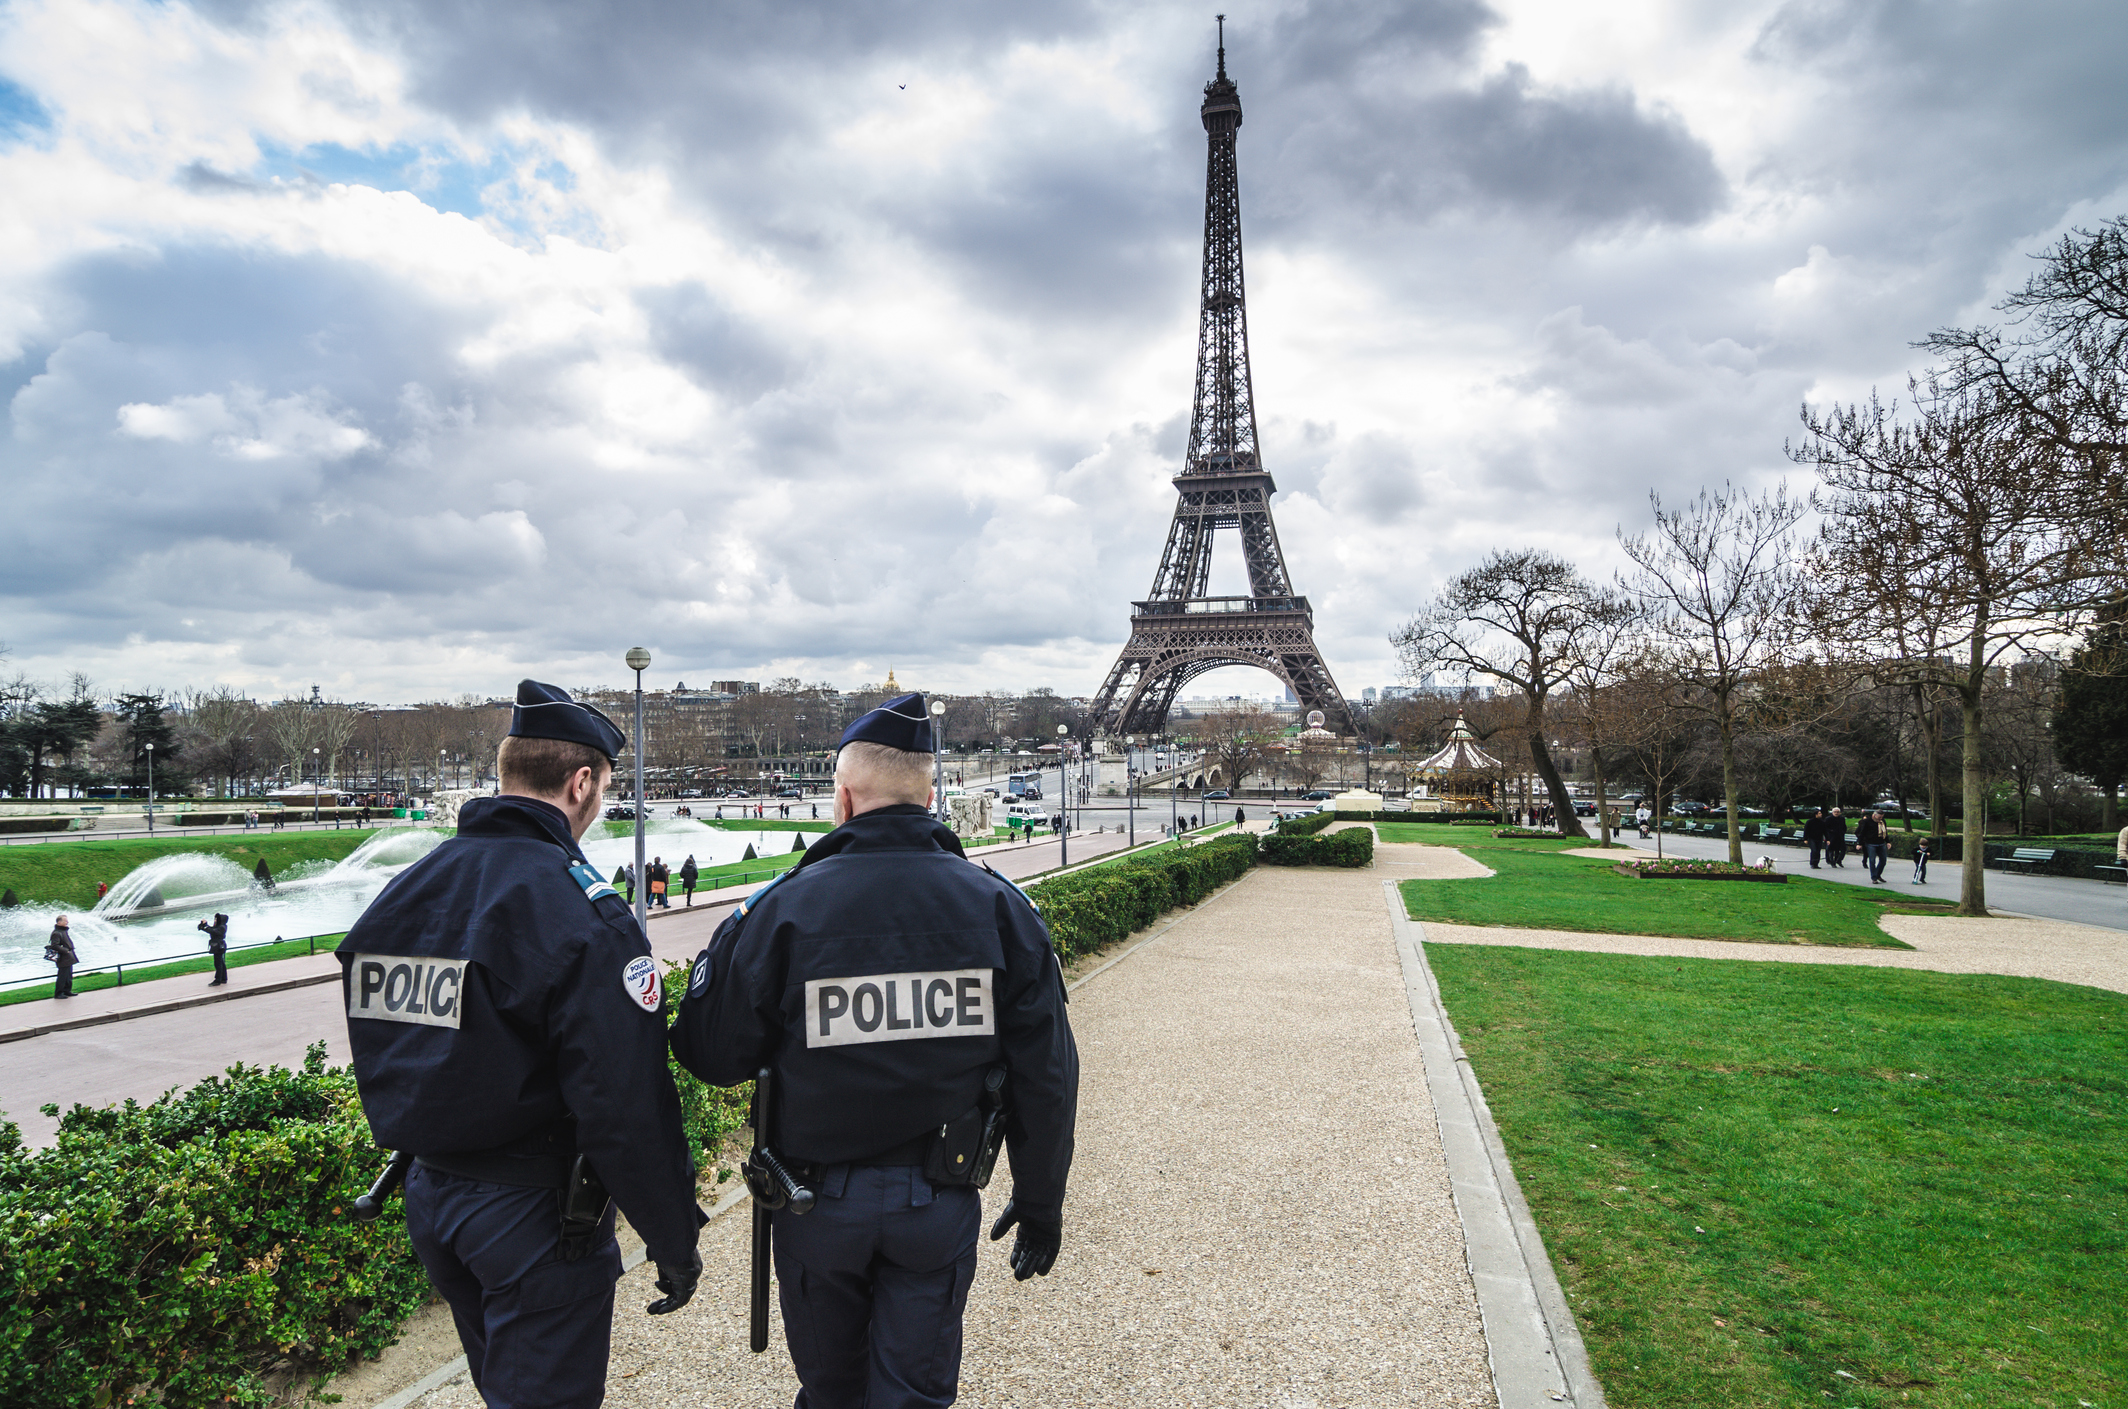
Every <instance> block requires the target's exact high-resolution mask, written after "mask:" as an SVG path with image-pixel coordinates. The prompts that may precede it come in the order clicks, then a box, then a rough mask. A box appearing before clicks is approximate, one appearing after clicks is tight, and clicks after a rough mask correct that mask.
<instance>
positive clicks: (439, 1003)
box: [338, 680, 705, 1409]
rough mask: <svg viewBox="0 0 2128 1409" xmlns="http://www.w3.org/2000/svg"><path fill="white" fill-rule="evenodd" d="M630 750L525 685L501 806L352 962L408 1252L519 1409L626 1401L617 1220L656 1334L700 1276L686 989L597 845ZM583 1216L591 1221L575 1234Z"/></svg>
mask: <svg viewBox="0 0 2128 1409" xmlns="http://www.w3.org/2000/svg"><path fill="white" fill-rule="evenodd" d="M625 743H626V738H625V736H624V735H623V734H622V733H621V731H620V729H619V728H618V727H617V726H615V725H614V724H613V723H612V721H610V720H608V719H607V718H606V717H605V716H604V715H603V714H600V713H598V712H597V711H596V710H593V709H591V708H590V707H589V706H586V705H583V704H580V703H579V702H577V701H575V700H572V699H571V698H570V697H569V696H568V695H567V694H565V693H564V692H562V691H561V690H558V689H556V688H554V687H553V686H551V685H542V684H539V683H538V682H536V681H531V680H527V681H524V682H523V683H522V684H520V685H519V686H518V691H517V709H516V711H515V713H514V715H513V716H512V720H511V726H510V734H509V737H508V738H506V739H505V740H504V741H503V743H502V747H501V750H500V752H499V754H498V757H497V764H496V766H497V770H498V773H499V775H500V781H501V792H500V794H499V795H496V796H493V797H479V798H474V799H473V800H472V801H470V802H468V803H467V804H466V805H465V807H464V808H463V809H462V810H461V811H460V812H459V814H458V832H457V835H456V836H454V837H451V838H450V839H448V840H446V841H445V842H443V843H442V844H441V845H439V846H437V847H436V848H435V849H434V850H433V851H431V852H429V853H428V855H426V856H424V857H422V858H421V859H420V860H419V861H416V862H415V863H414V864H413V865H411V866H409V867H407V868H406V869H405V870H404V871H401V872H400V873H399V874H398V875H397V876H395V877H393V878H392V880H391V881H390V882H389V883H388V884H387V885H386V886H385V888H384V890H383V891H382V892H381V893H380V894H379V895H378V896H377V898H376V900H374V901H373V902H371V904H370V907H369V909H368V910H366V911H365V912H364V913H363V915H362V917H361V918H360V919H358V920H357V921H356V922H355V924H354V927H353V928H352V929H351V930H349V931H348V935H347V938H346V939H345V940H343V941H342V942H341V944H340V947H339V951H338V953H339V958H340V964H341V973H342V999H343V1003H344V1005H345V1011H346V1012H347V1015H348V1016H347V1036H348V1047H349V1051H350V1054H351V1056H352V1064H353V1067H354V1072H355V1081H356V1084H357V1087H358V1089H359V1090H360V1092H361V1097H362V1111H363V1114H364V1115H365V1116H366V1117H367V1118H368V1120H369V1125H370V1130H371V1133H372V1134H373V1135H374V1136H375V1137H376V1140H377V1143H378V1145H379V1146H380V1147H382V1148H385V1149H391V1150H396V1151H399V1152H400V1153H402V1154H409V1155H412V1156H413V1157H414V1163H413V1167H412V1168H411V1169H410V1170H408V1171H407V1175H406V1222H407V1234H408V1237H409V1240H410V1241H411V1243H412V1245H413V1250H414V1254H415V1256H416V1257H418V1258H419V1259H420V1261H421V1265H422V1267H423V1268H424V1269H425V1270H426V1271H427V1272H428V1275H429V1280H430V1282H431V1284H432V1285H434V1287H435V1288H436V1290H437V1291H438V1292H439V1293H440V1294H441V1295H442V1297H443V1299H444V1300H445V1301H446V1302H447V1303H449V1305H450V1308H451V1318H452V1320H453V1321H454V1322H455V1323H456V1325H457V1329H458V1336H459V1340H460V1341H461V1342H462V1343H463V1344H464V1346H465V1351H466V1361H467V1367H468V1369H469V1371H470V1373H471V1376H472V1380H473V1386H474V1388H475V1389H476V1390H477V1391H478V1392H479V1393H480V1395H481V1397H482V1398H483V1399H484V1400H485V1401H486V1402H487V1403H488V1404H489V1405H490V1406H496V1409H500V1406H510V1407H511V1409H531V1406H535V1405H537V1406H542V1409H563V1407H564V1406H567V1409H593V1406H596V1405H597V1404H599V1403H600V1401H601V1400H602V1399H603V1398H604V1395H605V1386H606V1366H607V1360H608V1356H609V1353H610V1350H611V1342H612V1334H613V1306H614V1287H615V1283H616V1282H617V1281H618V1280H619V1278H620V1275H621V1250H620V1246H619V1244H618V1243H617V1242H616V1241H615V1238H614V1225H615V1209H616V1206H617V1207H618V1208H619V1209H620V1210H621V1211H622V1212H625V1213H626V1214H627V1215H628V1222H629V1225H630V1226H631V1227H632V1228H634V1230H635V1231H636V1233H637V1234H639V1235H640V1236H641V1237H642V1238H643V1241H644V1244H645V1249H646V1252H647V1255H648V1257H649V1259H650V1260H651V1261H652V1262H654V1263H656V1264H657V1270H658V1279H657V1287H658V1290H659V1291H660V1292H662V1293H664V1295H663V1297H662V1298H661V1299H660V1300H658V1301H656V1302H653V1303H651V1304H650V1305H649V1306H648V1307H647V1308H646V1309H647V1310H648V1311H649V1312H650V1313H651V1314H652V1315H660V1314H663V1313H666V1312H670V1311H676V1310H678V1309H679V1308H680V1307H682V1306H684V1305H686V1304H687V1302H688V1300H689V1299H690V1298H691V1297H692V1296H693V1295H694V1291H695V1286H696V1283H697V1282H698V1281H699V1280H700V1277H701V1271H702V1260H701V1256H700V1254H699V1253H698V1252H697V1251H696V1245H697V1240H698V1233H699V1229H700V1227H701V1224H702V1223H703V1222H704V1221H705V1220H704V1218H703V1216H702V1213H701V1210H700V1209H699V1208H698V1207H697V1206H696V1203H695V1165H694V1159H693V1156H692V1153H691V1152H690V1149H689V1145H688V1139H687V1133H686V1130H685V1127H684V1125H683V1123H682V1119H681V1112H680V1099H679V1093H678V1091H677V1089H676V1088H675V1087H674V1084H673V1079H672V1073H671V1069H670V1065H669V1063H668V1061H667V1058H666V1055H665V995H664V988H663V975H662V973H661V971H660V968H659V965H658V962H657V960H655V959H654V958H652V957H651V953H650V943H649V940H648V939H647V938H646V937H645V936H644V934H643V929H642V926H640V925H638V924H637V923H636V921H635V916H634V915H632V914H630V913H629V911H628V907H627V906H626V905H625V904H623V903H622V901H621V898H620V896H619V895H618V894H616V893H615V892H614V890H613V888H612V887H611V886H609V885H607V884H606V882H605V881H604V880H603V879H601V877H600V876H599V873H598V872H597V871H595V870H593V869H592V867H591V864H590V862H589V861H587V860H586V859H585V857H584V853H583V849H582V847H581V846H580V845H579V842H580V840H581V838H582V837H583V835H584V833H585V832H586V831H588V830H589V829H590V827H591V825H592V823H593V822H595V821H596V820H597V818H598V815H599V803H600V793H601V791H602V790H603V789H604V787H605V785H606V781H607V779H608V778H610V777H611V776H612V772H613V761H614V759H615V757H616V756H618V754H619V753H620V751H621V749H622V747H623V745H624V744H625ZM565 1208H571V1209H574V1210H576V1211H577V1212H578V1213H579V1214H580V1217H577V1218H575V1219H574V1220H572V1221H571V1222H569V1223H568V1224H566V1225H565V1224H564V1220H563V1210H564V1209H565Z"/></svg>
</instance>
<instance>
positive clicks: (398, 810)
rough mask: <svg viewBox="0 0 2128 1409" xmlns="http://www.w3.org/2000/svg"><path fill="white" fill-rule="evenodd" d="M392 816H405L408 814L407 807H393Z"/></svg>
mask: <svg viewBox="0 0 2128 1409" xmlns="http://www.w3.org/2000/svg"><path fill="white" fill-rule="evenodd" d="M392 816H394V817H404V816H406V809H405V808H403V807H395V808H393V809H392Z"/></svg>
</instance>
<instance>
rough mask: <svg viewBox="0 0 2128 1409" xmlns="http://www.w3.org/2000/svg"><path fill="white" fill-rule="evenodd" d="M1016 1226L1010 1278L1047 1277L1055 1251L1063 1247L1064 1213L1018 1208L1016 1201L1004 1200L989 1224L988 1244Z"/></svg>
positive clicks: (1023, 1279) (1054, 1210) (1052, 1264)
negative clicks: (1017, 1233)
mask: <svg viewBox="0 0 2128 1409" xmlns="http://www.w3.org/2000/svg"><path fill="white" fill-rule="evenodd" d="M1015 1223H1017V1224H1018V1225H1019V1226H1020V1235H1019V1237H1017V1238H1015V1239H1014V1240H1013V1243H1012V1275H1013V1276H1014V1277H1015V1278H1017V1279H1018V1280H1020V1281H1022V1282H1024V1281H1026V1280H1027V1279H1028V1278H1029V1277H1047V1276H1048V1275H1049V1269H1050V1268H1052V1267H1054V1266H1055V1265H1056V1261H1057V1251H1058V1249H1060V1248H1062V1247H1063V1246H1064V1212H1063V1210H1062V1209H1053V1208H1039V1207H1030V1208H1021V1207H1020V1205H1019V1203H1018V1202H1017V1201H1016V1200H1013V1199H1007V1200H1006V1201H1005V1211H1004V1212H1003V1213H1001V1214H999V1215H998V1220H997V1222H995V1223H993V1224H991V1225H990V1241H991V1242H993V1243H994V1242H996V1241H997V1240H998V1239H999V1238H1002V1237H1004V1236H1005V1230H1006V1229H1008V1228H1010V1227H1012V1225H1013V1224H1015Z"/></svg>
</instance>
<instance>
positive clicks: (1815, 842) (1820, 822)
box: [1803, 807, 1825, 871]
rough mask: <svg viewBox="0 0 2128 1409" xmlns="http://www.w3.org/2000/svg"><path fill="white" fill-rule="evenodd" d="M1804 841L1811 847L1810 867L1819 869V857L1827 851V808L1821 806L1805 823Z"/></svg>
mask: <svg viewBox="0 0 2128 1409" xmlns="http://www.w3.org/2000/svg"><path fill="white" fill-rule="evenodd" d="M1803 841H1804V842H1805V844H1807V845H1808V846H1809V847H1810V869H1811V870H1813V871H1815V870H1817V869H1819V867H1818V858H1819V857H1820V856H1822V855H1823V854H1824V852H1825V809H1824V808H1822V807H1821V808H1819V809H1818V810H1817V811H1815V812H1813V813H1811V814H1810V820H1809V821H1808V822H1805V823H1804V824H1803Z"/></svg>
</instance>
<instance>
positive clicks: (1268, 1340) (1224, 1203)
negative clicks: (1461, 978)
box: [423, 847, 1495, 1409]
mask: <svg viewBox="0 0 2128 1409" xmlns="http://www.w3.org/2000/svg"><path fill="white" fill-rule="evenodd" d="M1426 849H1427V848H1419V847H1411V848H1404V847H1397V848H1392V850H1395V851H1398V852H1402V851H1406V850H1409V851H1414V852H1416V851H1420V850H1426ZM1443 864H1447V863H1443ZM1398 869H1399V870H1400V869H1401V868H1398ZM1382 878H1383V869H1371V870H1354V871H1343V870H1336V871H1333V870H1316V869H1286V868H1264V869H1261V870H1258V871H1256V872H1253V873H1252V874H1250V875H1249V876H1248V877H1246V878H1245V879H1243V880H1242V881H1240V882H1238V883H1237V884H1235V885H1234V886H1232V887H1230V888H1228V889H1227V890H1226V891H1224V892H1222V893H1221V894H1220V895H1219V896H1218V897H1216V898H1214V899H1212V900H1210V901H1207V902H1206V903H1205V904H1203V905H1201V906H1199V907H1198V908H1197V909H1196V910H1195V911H1194V912H1192V913H1190V914H1188V915H1187V916H1185V917H1184V918H1183V919H1182V920H1181V921H1180V922H1179V923H1177V924H1175V925H1174V926H1173V928H1172V929H1170V930H1169V931H1168V932H1167V933H1165V934H1164V935H1160V936H1159V938H1158V940H1157V942H1154V943H1147V944H1144V945H1142V946H1141V947H1140V948H1139V949H1138V951H1137V952H1135V953H1133V954H1132V955H1131V956H1130V958H1129V961H1128V962H1126V963H1122V964H1118V965H1116V966H1115V967H1114V968H1113V969H1111V970H1109V971H1108V972H1106V973H1104V974H1102V975H1100V977H1098V978H1097V979H1096V980H1095V981H1093V982H1092V983H1090V984H1088V985H1087V986H1086V987H1084V988H1082V989H1080V990H1079V991H1078V992H1077V993H1076V994H1074V995H1073V1002H1072V1009H1071V1014H1072V1023H1073V1026H1074V1028H1075V1030H1076V1031H1077V1034H1078V1038H1079V1044H1080V1054H1081V1060H1082V1064H1083V1075H1082V1081H1081V1090H1080V1111H1079V1127H1078V1130H1079V1145H1078V1155H1077V1160H1076V1162H1075V1165H1074V1168H1073V1177H1072V1183H1071V1194H1070V1199H1069V1202H1068V1204H1067V1205H1066V1209H1065V1243H1064V1251H1063V1255H1062V1256H1061V1257H1060V1258H1059V1259H1058V1262H1057V1268H1056V1271H1055V1272H1053V1273H1052V1274H1051V1275H1050V1276H1049V1277H1047V1278H1038V1279H1036V1280H1034V1281H1032V1282H1029V1283H1025V1284H1019V1283H1015V1282H1014V1281H1013V1280H1012V1276H1011V1272H1010V1269H1009V1267H1008V1266H1007V1265H1006V1261H1005V1250H1006V1249H1007V1248H1008V1247H1009V1246H1010V1240H1009V1239H1008V1240H1007V1241H1006V1242H1003V1243H997V1244H991V1243H987V1242H986V1243H985V1244H983V1252H982V1269H981V1272H980V1274H979V1276H978V1278H977V1282H976V1286H975V1289H974V1291H973V1293H972V1295H971V1296H970V1298H969V1307H968V1321H967V1337H968V1339H967V1354H966V1359H965V1363H964V1367H963V1373H962V1380H961V1402H962V1403H963V1404H971V1405H983V1406H1036V1405H1042V1406H1049V1405H1119V1406H1120V1405H1130V1406H1134V1409H1137V1407H1139V1406H1163V1405H1175V1406H1207V1405H1218V1406H1253V1405H1262V1406H1270V1407H1271V1409H1303V1407H1304V1406H1305V1409H1332V1406H1363V1405H1471V1406H1487V1405H1492V1404H1494V1403H1495V1400H1494V1395H1493V1389H1492V1381H1491V1377H1490V1374H1489V1372H1488V1370H1487V1365H1486V1348H1485V1340H1484V1335H1483V1331H1482V1329H1481V1327H1480V1325H1479V1321H1478V1313H1477V1306H1476V1301H1475V1298H1474V1295H1473V1291H1472V1287H1471V1282H1470V1275H1469V1272H1468V1270H1467V1268H1466V1265H1465V1263H1464V1255H1463V1239H1462V1233H1461V1230H1460V1225H1459V1223H1458V1220H1457V1217H1456V1211H1455V1207H1454V1205H1453V1203H1452V1201H1451V1198H1450V1193H1449V1182H1448V1175H1447V1171H1446V1167H1445V1165H1444V1163H1443V1160H1442V1154H1441V1146H1440V1137H1439V1132H1438V1129H1437V1127H1436V1124H1435V1119H1434V1112H1433V1106H1432V1102H1431V1100H1430V1098H1429V1096H1428V1093H1427V1088H1426V1082H1425V1076H1424V1072H1423V1069H1422V1067H1421V1064H1420V1058H1419V1050H1418V1046H1417V1043H1416V1041H1415V1039H1414V1037H1413V1034H1412V1027H1411V1013H1410V1009H1409V1007H1408V1005H1407V1003H1406V1000H1405V997H1404V993H1403V988H1402V980H1401V977H1400V973H1399V970H1398V967H1397V960H1396V956H1395V952H1394V949H1393V946H1392V942H1391V938H1390V932H1389V924H1388V917H1387V916H1386V915H1385V914H1384V912H1383V909H1382V898H1381V881H1382ZM1007 1183H1008V1180H1007V1176H1006V1174H1005V1173H1004V1171H1003V1170H1002V1169H1001V1170H1000V1173H999V1177H998V1182H997V1183H996V1184H993V1185H992V1187H991V1188H990V1190H989V1191H988V1192H987V1194H986V1196H985V1200H984V1204H985V1216H986V1218H988V1217H992V1216H994V1215H995V1213H996V1211H997V1209H999V1208H1000V1207H1002V1206H1003V1203H1004V1200H1005V1197H1006V1196H1007V1194H1008V1193H1009V1189H1008V1188H1007V1187H1005V1186H1006V1185H1007ZM747 1228H748V1220H747V1215H746V1210H745V1208H744V1207H743V1206H742V1207H740V1208H737V1209H735V1210H734V1211H733V1213H732V1214H731V1215H729V1216H727V1217H724V1218H720V1219H718V1220H716V1221H715V1222H714V1223H712V1224H711V1225H710V1226H709V1228H707V1229H705V1230H704V1242H703V1258H704V1261H705V1264H706V1270H705V1274H704V1278H703V1284H702V1290H701V1292H700V1294H699V1295H698V1296H697V1298H696V1300H695V1302H694V1303H693V1305H691V1306H689V1307H688V1308H687V1309H686V1310H684V1311H682V1312H680V1313H679V1314H678V1315H676V1316H672V1317H664V1318H658V1319H655V1320H653V1319H651V1318H649V1317H646V1316H644V1315H642V1313H641V1310H640V1308H641V1306H642V1305H643V1304H644V1303H646V1302H648V1301H649V1300H650V1299H651V1297H652V1291H651V1288H650V1280H651V1276H652V1271H651V1269H650V1268H648V1267H642V1268H638V1269H637V1270H636V1271H635V1272H632V1273H630V1274H629V1275H628V1277H626V1278H625V1279H624V1280H623V1282H622V1284H621V1310H620V1312H619V1314H618V1316H617V1318H616V1325H615V1337H614V1355H613V1369H612V1378H611V1381H610V1383H609V1388H608V1397H607V1403H608V1404H610V1405H615V1406H638V1405H640V1406H651V1405H660V1406H662V1405H718V1406H726V1405H772V1404H777V1405H780V1404H789V1403H790V1402H791V1400H792V1397H793V1396H794V1395H795V1393H796V1391H797V1384H796V1381H795V1379H794V1378H793V1377H792V1375H791V1372H790V1362H789V1358H788V1356H787V1355H786V1354H785V1353H784V1351H783V1347H782V1328H781V1325H780V1322H779V1323H778V1325H777V1326H776V1327H775V1329H774V1332H773V1335H774V1338H773V1340H772V1341H771V1345H770V1349H769V1352H768V1353H767V1354H765V1355H761V1356H754V1355H750V1354H748V1353H747V1351H746V1276H747V1262H746V1254H747ZM423 1403H424V1405H426V1406H430V1407H431V1409H444V1406H463V1409H471V1406H474V1405H476V1404H477V1403H478V1400H477V1398H476V1396H474V1395H473V1393H472V1390H471V1387H470V1386H469V1385H466V1384H463V1383H460V1384H457V1385H451V1386H446V1387H444V1388H443V1389H441V1390H438V1391H436V1392H435V1393H433V1394H431V1395H429V1396H428V1397H427V1398H426V1399H425V1400H424V1401H423Z"/></svg>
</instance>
